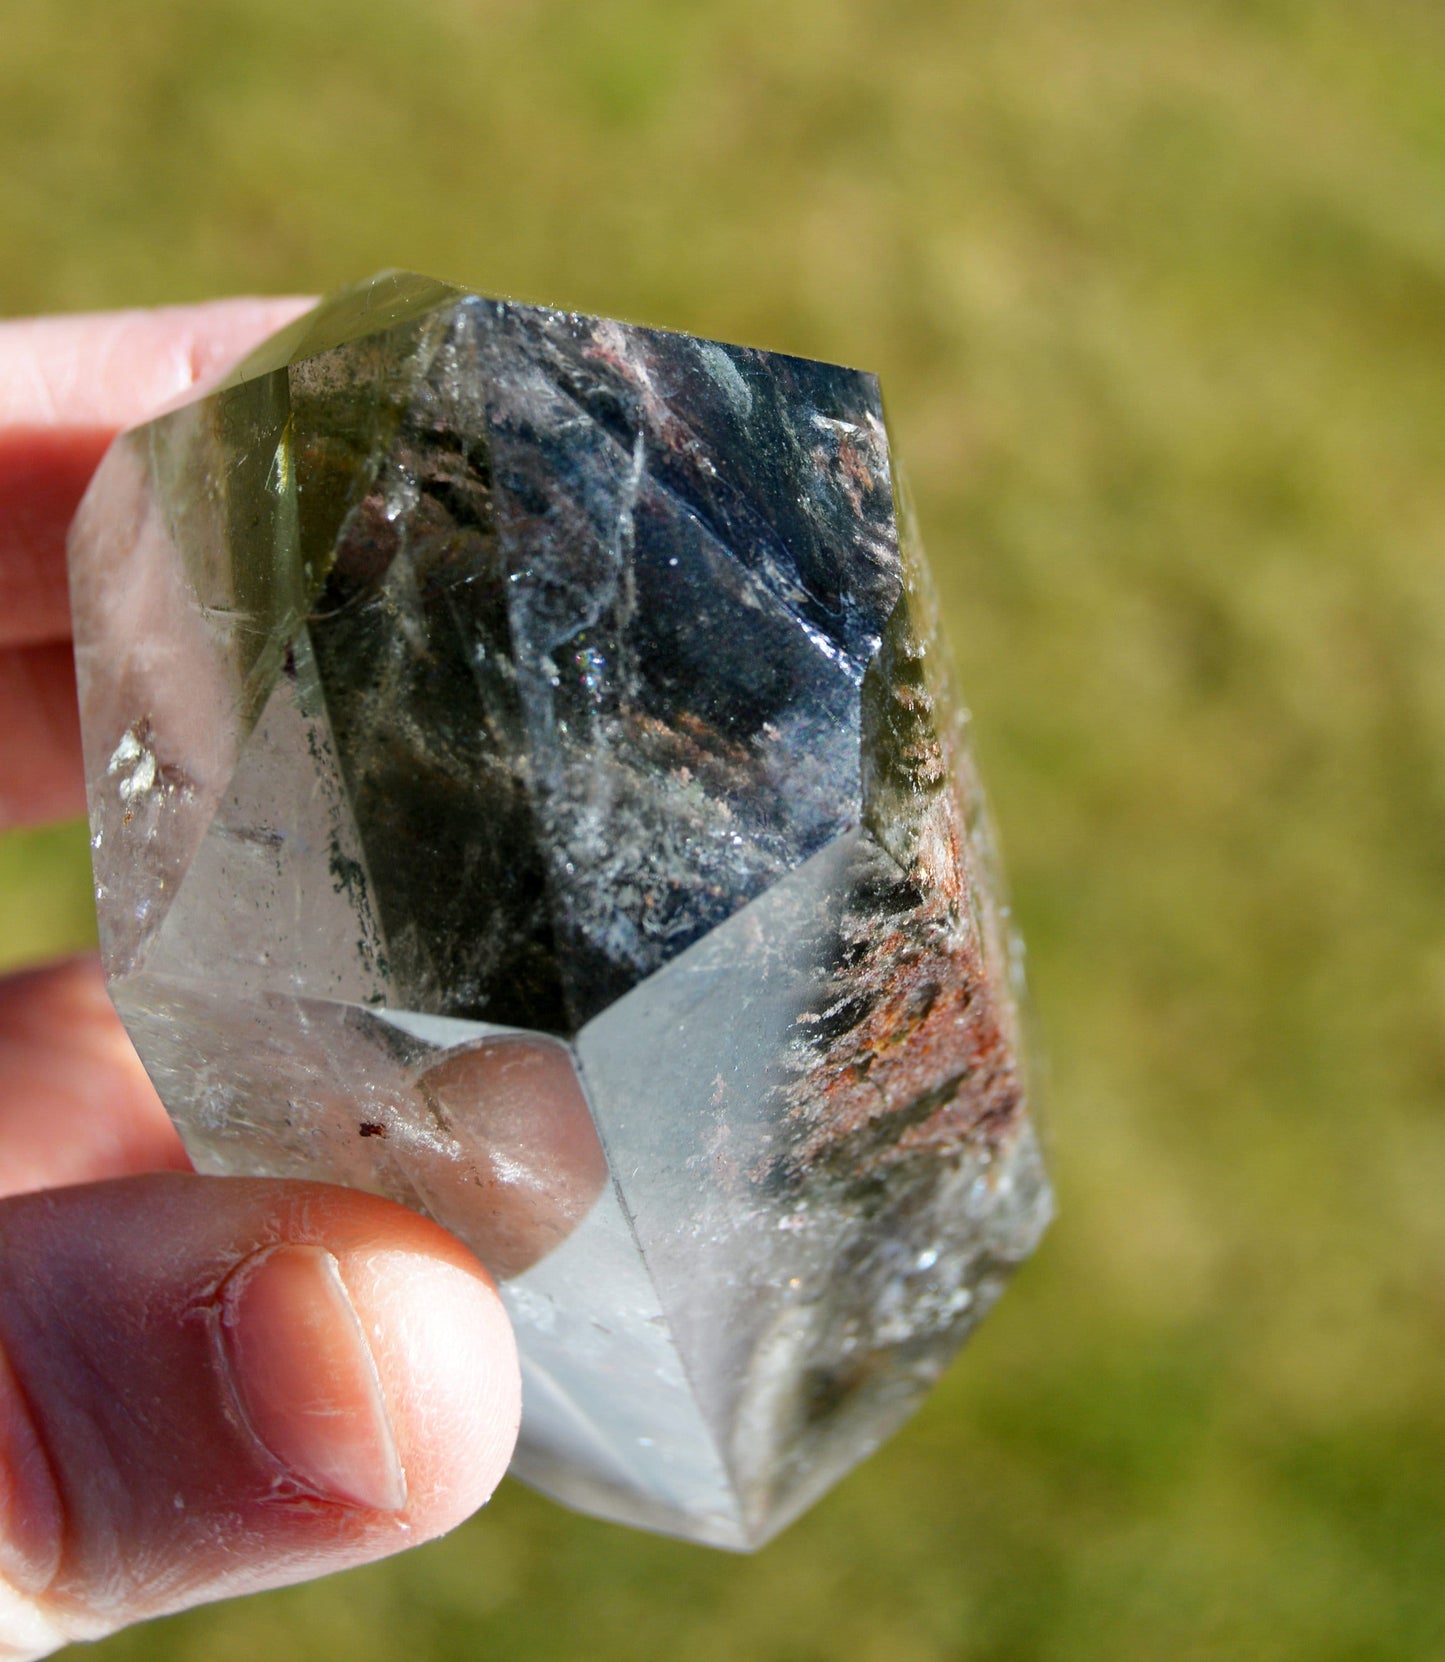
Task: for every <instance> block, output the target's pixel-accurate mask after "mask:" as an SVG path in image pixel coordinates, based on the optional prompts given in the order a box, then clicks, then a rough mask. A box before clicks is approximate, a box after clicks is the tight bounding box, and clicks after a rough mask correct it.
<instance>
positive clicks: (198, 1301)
mask: <svg viewBox="0 0 1445 1662" xmlns="http://www.w3.org/2000/svg"><path fill="white" fill-rule="evenodd" d="M0 1265H3V1273H0V1654H4V1653H6V1646H7V1645H10V1646H12V1647H14V1648H15V1649H16V1650H17V1651H18V1653H19V1654H20V1655H40V1654H43V1653H44V1652H45V1651H46V1650H47V1649H49V1648H53V1647H54V1646H57V1645H59V1644H61V1643H63V1642H65V1640H66V1639H68V1638H72V1637H82V1636H91V1635H96V1634H99V1633H103V1632H107V1631H110V1630H111V1629H113V1628H115V1627H117V1626H120V1625H123V1624H124V1623H126V1622H129V1621H133V1620H135V1619H137V1618H139V1617H141V1616H144V1615H148V1614H153V1613H156V1612H158V1611H161V1610H167V1609H176V1608H181V1607H183V1606H186V1605H189V1604H194V1603H200V1602H204V1601H206V1600H208V1599H213V1598H219V1597H222V1596H225V1595H228V1594H231V1593H238V1592H244V1591H248V1590H254V1589H257V1588H261V1587H267V1586H276V1585H281V1584H284V1583H287V1582H291V1581H296V1580H300V1579H302V1578H304V1577H306V1576H309V1575H313V1574H317V1573H321V1572H323V1571H326V1570H330V1569H337V1568H342V1567H345V1566H347V1565H351V1564H356V1563H361V1562H364V1561H366V1560H369V1559H371V1558H375V1557H378V1556H381V1555H383V1554H385V1553H388V1552H391V1551H395V1550H398V1549H399V1548H401V1547H404V1546H408V1545H411V1544H413V1543H415V1542H417V1541H420V1540H424V1539H427V1538H428V1537H430V1536H431V1535H434V1534H437V1533H439V1532H441V1531H443V1530H445V1529H448V1528H450V1527H452V1526H453V1525H454V1524H456V1523H458V1522H459V1521H460V1520H461V1519H462V1518H463V1517H465V1516H466V1515H467V1514H468V1513H469V1512H470V1511H471V1510H473V1509H474V1508H475V1507H476V1506H477V1505H479V1504H481V1503H482V1502H483V1501H484V1500H485V1499H486V1498H487V1497H488V1495H489V1494H490V1493H491V1490H492V1488H493V1487H494V1486H495V1484H496V1483H497V1481H498V1480H499V1479H500V1477H501V1474H502V1471H503V1470H504V1468H505V1465H506V1462H507V1459H508V1457H509V1456H510V1453H511V1447H512V1442H513V1439H514V1437H515V1433H516V1425H517V1418H518V1412H519V1386H518V1378H517V1364H516V1354H515V1350H514V1347H513V1342H512V1338H511V1332H510V1329H509V1327H508V1325H507V1321H506V1317H505V1315H504V1313H503V1311H502V1308H501V1305H500V1302H499V1301H498V1299H497V1296H496V1293H495V1289H494V1288H493V1286H492V1284H491V1282H490V1280H489V1279H488V1278H487V1276H486V1274H485V1272H484V1271H483V1270H482V1269H481V1267H480V1266H479V1265H478V1264H477V1263H476V1261H475V1260H474V1259H472V1258H471V1256H470V1255H469V1254H468V1253H467V1252H466V1251H465V1250H464V1249H463V1248H462V1247H460V1246H459V1245H457V1244H456V1243H455V1242H454V1241H452V1240H451V1239H450V1237H448V1236H446V1235H444V1234H443V1233H442V1232H441V1231H440V1230H438V1229H437V1228H436V1227H435V1226H434V1225H432V1224H429V1223H427V1222H426V1221H425V1220H423V1219H421V1218H418V1217H416V1216H415V1215H413V1214H411V1213H409V1212H406V1211H403V1210H402V1209H401V1208H398V1207H395V1206H392V1205H389V1204H388V1203H386V1202H384V1201H380V1200H377V1199H375V1198H373V1197H369V1196H364V1195H357V1194H352V1193H349V1192H346V1191H342V1190H338V1189H331V1188H326V1187H322V1186H319V1185H314V1184H296V1183H267V1182H264V1181H259V1180H223V1179H199V1178H193V1177H187V1176H178V1175H156V1176H152V1177H145V1178H136V1179H131V1180H127V1181H122V1182H116V1183H107V1184H99V1185H91V1186H86V1187H80V1188H73V1189H66V1190H60V1191H56V1192H53V1193H50V1194H48V1195H35V1196H24V1197H20V1198H18V1199H12V1200H9V1201H6V1202H4V1203H3V1204H0Z"/></svg>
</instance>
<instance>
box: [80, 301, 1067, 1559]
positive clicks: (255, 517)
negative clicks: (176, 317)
mask: <svg viewBox="0 0 1445 1662" xmlns="http://www.w3.org/2000/svg"><path fill="white" fill-rule="evenodd" d="M895 485H896V481H895V478H894V474H893V469H892V465H891V462H890V455H889V448H888V441H887V436H886V433H885V430H884V426H883V420H882V411H881V407H880V404H879V398H878V388H877V383H876V382H875V380H874V378H873V377H872V376H870V375H866V374H862V373H860V372H858V371H855V370H850V369H841V368H837V367H834V366H832V365H828V364H821V363H813V362H807V361H804V360H802V359H798V358H790V357H784V356H781V355H778V354H775V353H768V352H759V351H753V350H749V349H746V348H741V347H734V346H723V345H719V344H716V343H714V342H710V341H701V340H694V339H691V338H689V337H687V336H683V335H676V334H668V333H664V332H660V331H657V330H652V329H641V328H636V327H633V326H630V325H626V324H621V323H614V322H608V321H604V320H601V319H597V318H589V317H578V316H574V315H571V314H567V313H561V312H554V311H549V310H545V309H541V308H537V307H531V306H521V305H515V304H512V303H510V302H505V301H496V300H489V299H484V298H482V297H481V296H478V295H474V294H469V293H466V292H464V291H461V290H458V289H454V288H449V287H446V286H443V285H441V284H437V283H433V282H429V281H426V280H424V279H421V278H413V277H405V276H395V275H393V276H386V277H382V278H378V279H376V280H374V281H373V282H371V283H368V284H365V285H362V286H361V287H359V288H357V289H355V290H351V291H349V292H347V293H344V294H342V295H340V296H338V297H336V298H335V299H333V300H331V301H328V302H327V303H325V304H324V305H322V306H321V307H320V308H319V309H318V310H316V311H315V312H313V313H311V314H310V315H309V316H307V317H305V318H303V319H301V320H300V321H299V322H298V323H296V324H294V325H293V326H291V327H290V328H289V329H288V330H286V331H284V332H283V333H282V334H280V335H278V336H276V337H275V338H274V339H273V340H272V341H270V342H269V343H267V344H266V345H264V346H263V347H262V348H261V349H260V350H259V351H257V352H256V353H255V354H253V355H252V357H251V358H249V359H248V360H247V361H246V362H245V363H243V364H242V365H241V366H240V368H239V369H237V370H236V371H235V372H234V373H233V374H232V375H231V376H230V377H229V378H228V379H227V380H226V382H224V383H223V384H222V385H220V386H218V387H216V388H215V389H213V390H212V391H210V392H209V393H208V394H207V395H205V396H203V397H198V398H197V399H196V400H195V401H194V402H192V403H190V404H187V405H185V406H183V407H181V408H178V409H175V410H173V411H172V412H171V413H169V414H166V415H163V416H161V417H159V418H158V419H156V420H155V421H152V422H151V423H149V424H148V425H146V426H144V427H140V428H137V429H135V430H133V431H131V432H129V433H126V434H124V435H122V437H121V438H120V439H118V440H117V441H116V443H115V445H114V446H113V448H112V449H111V451H110V453H109V455H108V456H107V458H106V460H105V462H104V464H103V465H102V467H101V469H100V472H99V474H98V475H97V477H96V480H95V482H94V484H93V485H92V487H91V490H90V492H89V494H88V496H87V497H86V499H85V502H84V504H83V506H82V508H81V511H80V514H79V517H78V519H77V522H76V526H75V530H74V533H73V537H72V545H71V572H72V589H73V595H74V607H75V638H76V652H77V662H78V666H79V677H80V691H81V704H82V712H83V724H84V731H85V744H86V768H87V777H88V786H89V793H90V817H91V831H92V846H93V850H94V862H95V879H96V895H97V901H98V908H99V914H100V927H101V940H102V951H103V954H104V959H105V966H106V970H107V973H108V975H109V977H110V987H111V992H112V994H113V996H114V998H115V1001H116V1004H117V1006H118V1007H119V1009H120V1011H121V1014H122V1016H123V1018H124V1020H125V1022H126V1025H127V1027H128V1028H129V1030H130V1033H131V1035H132V1037H133V1038H134V1040H135V1043H136V1046H137V1049H138V1050H139V1052H140V1054H141V1057H142V1058H143V1060H144V1062H145V1064H146V1067H147V1068H148V1069H149V1071H150V1074H151V1076H152V1078H153V1079H154V1080H155V1082H156V1085H157V1087H158V1089H159V1090H160V1093H161V1096H162V1097H163V1098H164V1100H165V1102H166V1105H167V1107H168V1108H169V1110H170V1112H171V1113H172V1114H173V1115H174V1117H175V1119H176V1122H177V1124H178V1125H179V1127H180V1129H181V1133H182V1135H183V1136H184V1138H185V1140H186V1144H187V1147H188V1148H189V1150H190V1152H191V1154H192V1156H193V1157H194V1159H195V1161H196V1164H197V1165H198V1167H200V1168H201V1169H202V1170H204V1171H210V1172H231V1173H241V1172H244V1173H266V1174H271V1175H275V1176H286V1177H304V1178H317V1179H324V1180H327V1181H330V1182H338V1183H346V1184H352V1185H355V1186H356V1187H359V1188H363V1189H369V1190H372V1191H374V1192H376V1193H379V1194H383V1195H389V1196H391V1197H393V1198H394V1199H396V1200H399V1201H401V1202H403V1203H404V1204H406V1205H409V1206H414V1207H417V1208H419V1209H421V1210H422V1211H424V1212H427V1213H429V1214H430V1215H431V1216H432V1217H434V1218H436V1219H437V1220H438V1221H439V1222H440V1223H442V1224H444V1225H445V1226H446V1227H448V1228H449V1229H451V1230H453V1231H455V1232H456V1234H458V1235H459V1236H460V1237H461V1238H462V1239H463V1240H464V1241H466V1242H467V1243H468V1244H469V1245H470V1246H471V1247H472V1248H473V1249H474V1250H475V1252H476V1253H477V1254H478V1256H479V1257H480V1258H481V1259H482V1260H483V1261H484V1262H485V1263H486V1264H487V1265H488V1266H489V1267H490V1268H491V1270H492V1271H493V1273H494V1274H495V1275H496V1277H497V1279H498V1281H499V1282H500V1284H501V1288H502V1293H503V1296H504V1297H505V1299H506V1301H507V1304H508V1308H509V1309H510V1311H511V1314H512V1317H513V1320H514V1321H515V1323H516V1327H517V1332H518V1336H519V1340H520V1345H521V1351H522V1357H523V1371H524V1397H525V1409H524V1420H523V1428H522V1441H521V1447H520V1450H519V1453H518V1456H517V1462H516V1470H517V1472H518V1474H519V1475H520V1476H522V1477H524V1478H525V1479H527V1480H528V1481H529V1482H532V1483H535V1484H536V1485H537V1486H538V1487H539V1488H542V1489H544V1490H546V1491H547V1492H548V1493H550V1494H553V1495H555V1496H557V1497H558V1498H559V1499H562V1500H564V1501H567V1502H569V1503H570V1504H572V1505H575V1506H578V1507H581V1508H583V1509H585V1510H588V1511H592V1512H596V1513H600V1514H601V1515H603V1516H606V1517H610V1518H616V1519H621V1520H625V1521H627V1522H630V1523H635V1524H640V1525H644V1526H646V1527H649V1528H655V1529H661V1530H665V1531H668V1532H671V1533H675V1534H681V1535H686V1536H690V1537H692V1538H694V1539H697V1540H701V1541H707V1542H712V1543H714V1544H716V1545H720V1546H729V1547H750V1546H755V1545H757V1544H758V1543H760V1542H761V1541H763V1540H764V1539H766V1538H767V1537H768V1536H769V1535H770V1534H772V1533H774V1532H775V1531H776V1530H777V1529H779V1528H780V1527H781V1526H782V1525H783V1524H784V1523H786V1522H787V1521H788V1520H789V1519H790V1518H792V1517H794V1516H796V1514H797V1513H798V1512H799V1511H800V1510H802V1508H803V1507H805V1506H806V1505H808V1504H809V1503H810V1502H811V1501H812V1500H814V1499H815V1498H816V1497H817V1496H818V1495H819V1494H821V1493H822V1491H823V1490H825V1489H826V1488H827V1487H828V1485H829V1484H831V1483H832V1482H833V1481H834V1480H835V1479H836V1478H837V1477H838V1476H839V1475H840V1474H841V1473H842V1472H843V1471H845V1470H846V1469H847V1468H848V1467H849V1466H851V1465H852V1464H854V1463H855V1462H856V1461H857V1460H859V1459H860V1458H861V1457H862V1456H863V1455H864V1454H866V1453H867V1452H868V1451H869V1450H870V1449H871V1448H873V1447H874V1446H875V1445H876V1444H877V1443H878V1442H879V1441H880V1440H881V1439H882V1438H883V1437H884V1436H886V1435H887V1434H888V1433H889V1432H890V1431H891V1430H892V1429H893V1428H894V1427H895V1426H896V1425H897V1424H898V1423H899V1422H900V1420H901V1419H902V1418H903V1417H904V1416H905V1415H906V1414H907V1413H908V1411H909V1410H910V1409H911V1408H912V1407H913V1406H914V1405H915V1404H916V1403H917V1401H918V1399H919V1397H920V1395H921V1394H922V1392H923V1391H924V1390H925V1389H926V1388H927V1387H928V1386H929V1385H930V1384H931V1383H932V1382H933V1381H934V1380H935V1379H936V1378H937V1377H938V1375H939V1373H940V1371H941V1370H942V1369H943V1367H944V1365H945V1364H946V1363H947V1361H948V1360H949V1358H950V1356H951V1355H952V1353H953V1352H954V1350H955V1349H956V1348H957V1346H958V1345H959V1343H960V1342H961V1341H962V1339H963V1338H964V1337H965V1336H966V1334H967V1333H968V1332H969V1330H970V1329H971V1328H972V1327H973V1325H974V1324H975V1323H976V1322H977V1321H978V1319H979V1317H980V1316H981V1315H982V1314H983V1313H984V1311H985V1310H987V1308H988V1307H989V1305H990V1304H991V1303H992V1302H993V1300H994V1299H995V1298H996V1297H997V1295H998V1293H999V1291H1000V1289H1001V1287H1002V1285H1003V1283H1004V1281H1005V1279H1006V1278H1007V1276H1008V1274H1009V1272H1010V1271H1011V1270H1012V1268H1013V1267H1014V1266H1015V1265H1016V1264H1017V1263H1018V1262H1019V1261H1020V1260H1021V1259H1022V1258H1023V1257H1025V1256H1026V1255H1027V1253H1028V1252H1029V1251H1030V1250H1031V1249H1032V1247H1033V1246H1034V1244H1035V1242H1036V1240H1037V1239H1038V1236H1039V1234H1040V1231H1041V1230H1042V1228H1043V1226H1044V1224H1045V1222H1046V1221H1047V1218H1048V1214H1049V1207H1050V1201H1049V1193H1048V1188H1047V1184H1046V1182H1045V1179H1044V1176H1043V1173H1042V1170H1041V1167H1040V1163H1039V1157H1038V1150H1037V1144H1036V1141H1035V1138H1034V1133H1033V1130H1032V1128H1031V1125H1030V1121H1029V1117H1028V1112H1027V1109H1026V1104H1025V1100H1024V1094H1023V1089H1022V1084H1021V1079H1020V1071H1019V1058H1018V1054H1017V1035H1016V1031H1015V1025H1016V1024H1015V1015H1014V1003H1013V987H1012V981H1011V976H1010V970H1009V965H1008V960H1007V953H1006V944H1007V943H1006V938H1005V936H1006V931H1005V930H1004V928H1003V927H1002V925H1001V922H1000V911H999V907H998V905H997V903H996V900H995V897H994V890H993V887H992V876H991V861H990V854H989V846H988V832H987V826H986V822H985V820H984V818H983V815H982V810H981V799H980V795H979V790H978V786H977V782H976V780H975V778H974V775H973V773H972V770H971V766H970V762H969V757H968V753H967V749H966V746H965V743H964V730H963V715H962V711H961V709H960V708H959V707H958V706H957V705H956V704H955V703H953V702H952V700H951V696H950V694H949V691H948V688H947V686H946V677H945V675H944V674H943V666H942V663H941V661H940V651H939V647H938V644H937V640H936V636H935V631H934V622H933V616H932V612H931V610H930V605H929V601H928V598H927V591H926V584H925V579H924V576H923V573H922V571H921V568H920V566H919V563H918V557H917V554H916V552H915V550H914V547H913V544H912V541H911V538H910V536H909V534H908V531H907V526H906V521H904V520H903V519H901V518H900V514H899V510H898V507H897V492H896V489H895Z"/></svg>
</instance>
